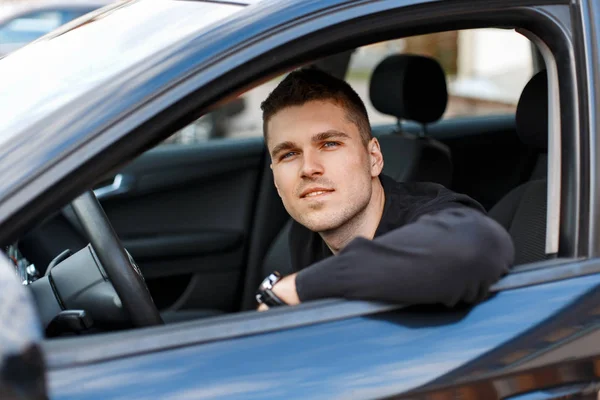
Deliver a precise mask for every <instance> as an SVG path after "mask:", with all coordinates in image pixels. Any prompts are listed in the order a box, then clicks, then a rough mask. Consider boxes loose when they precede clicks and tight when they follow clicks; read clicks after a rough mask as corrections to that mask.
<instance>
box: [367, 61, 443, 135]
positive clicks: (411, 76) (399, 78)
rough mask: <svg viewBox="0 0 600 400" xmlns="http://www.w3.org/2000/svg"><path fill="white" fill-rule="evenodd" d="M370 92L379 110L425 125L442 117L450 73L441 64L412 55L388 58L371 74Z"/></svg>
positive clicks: (374, 104)
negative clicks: (445, 72)
mask: <svg viewBox="0 0 600 400" xmlns="http://www.w3.org/2000/svg"><path fill="white" fill-rule="evenodd" d="M369 91H370V93H369V95H370V97H371V103H372V104H373V107H375V108H376V109H377V111H379V112H381V113H383V114H387V115H392V116H394V117H396V118H398V119H406V120H411V121H416V122H420V123H422V124H427V123H430V122H434V121H437V120H438V119H440V118H441V117H442V115H443V114H444V111H446V103H447V102H448V92H447V89H446V75H445V74H444V70H443V69H442V67H441V66H440V64H438V62H437V61H435V60H434V59H432V58H428V57H423V56H417V55H412V54H394V55H391V56H389V57H387V58H385V59H384V60H383V61H382V62H381V63H380V64H379V65H378V66H377V67H376V68H375V70H374V71H373V75H371V84H370V89H369Z"/></svg>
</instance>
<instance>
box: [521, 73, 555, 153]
mask: <svg viewBox="0 0 600 400" xmlns="http://www.w3.org/2000/svg"><path fill="white" fill-rule="evenodd" d="M516 123H517V134H518V135H519V138H520V139H521V141H522V142H523V143H525V145H527V146H528V147H531V148H533V149H536V150H540V151H543V152H545V151H547V150H548V74H547V72H546V70H543V71H540V72H538V73H537V74H535V75H534V76H533V77H532V78H531V79H530V80H529V82H528V83H527V85H525V87H524V88H523V92H522V93H521V97H520V98H519V104H518V105H517V115H516Z"/></svg>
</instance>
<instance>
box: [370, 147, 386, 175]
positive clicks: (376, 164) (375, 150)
mask: <svg viewBox="0 0 600 400" xmlns="http://www.w3.org/2000/svg"><path fill="white" fill-rule="evenodd" d="M367 148H368V150H369V161H370V165H371V176H372V177H375V176H379V174H381V171H382V170H383V154H382V153H381V147H380V146H379V140H377V138H372V139H371V140H369V144H368V145H367Z"/></svg>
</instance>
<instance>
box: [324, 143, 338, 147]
mask: <svg viewBox="0 0 600 400" xmlns="http://www.w3.org/2000/svg"><path fill="white" fill-rule="evenodd" d="M339 145H340V144H339V143H338V142H326V143H325V144H324V145H323V147H337V146H339Z"/></svg>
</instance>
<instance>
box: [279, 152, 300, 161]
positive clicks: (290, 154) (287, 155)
mask: <svg viewBox="0 0 600 400" xmlns="http://www.w3.org/2000/svg"><path fill="white" fill-rule="evenodd" d="M295 154H296V153H295V152H293V151H290V152H288V153H285V154H284V155H282V156H281V157H280V158H279V159H280V160H285V159H286V158H290V157H292V156H294V155H295Z"/></svg>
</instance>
